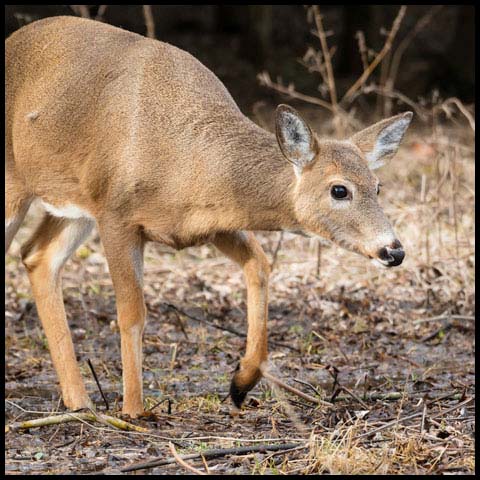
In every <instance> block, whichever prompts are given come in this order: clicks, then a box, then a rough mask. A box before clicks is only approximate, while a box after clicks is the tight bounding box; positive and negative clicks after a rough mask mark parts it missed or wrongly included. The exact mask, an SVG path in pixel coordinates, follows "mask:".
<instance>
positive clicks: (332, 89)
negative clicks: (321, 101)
mask: <svg viewBox="0 0 480 480" xmlns="http://www.w3.org/2000/svg"><path fill="white" fill-rule="evenodd" d="M312 9H313V18H314V19H315V25H316V26H317V32H318V38H319V39H320V45H321V46H322V53H323V59H324V63H325V69H326V71H327V84H328V91H329V93H330V102H331V104H332V109H333V114H334V115H336V114H337V110H338V104H337V88H336V86H335V77H334V75H333V68H332V59H331V58H330V50H329V49H328V44H327V37H326V35H325V30H324V28H323V24H322V16H321V15H320V10H319V9H318V5H313V6H312Z"/></svg>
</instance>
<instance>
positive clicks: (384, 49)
mask: <svg viewBox="0 0 480 480" xmlns="http://www.w3.org/2000/svg"><path fill="white" fill-rule="evenodd" d="M406 10H407V7H406V6H405V5H402V6H401V7H400V10H399V11H398V13H397V16H396V17H395V20H394V21H393V24H392V28H391V29H390V32H389V34H388V37H387V40H386V41H385V44H384V45H383V47H382V49H381V50H380V52H379V53H378V55H377V56H376V57H375V58H374V59H373V61H372V63H371V64H370V65H369V66H368V68H367V69H366V70H365V71H364V72H363V73H362V75H361V76H360V77H359V78H358V80H357V81H356V82H355V83H354V84H353V85H352V86H351V87H350V88H349V89H348V91H347V93H346V94H345V95H344V96H343V98H342V100H340V104H343V103H344V102H346V101H348V100H350V98H351V97H352V96H353V94H354V93H355V92H356V91H357V90H358V89H359V88H360V87H361V86H362V85H363V84H364V83H365V82H366V81H367V78H368V77H369V76H370V75H371V73H372V72H373V71H374V70H375V68H376V67H377V66H378V64H379V63H380V62H381V61H382V60H383V58H384V57H385V55H386V54H387V53H388V52H389V51H390V49H391V47H392V43H393V40H394V39H395V36H396V35H397V32H398V29H399V28H400V24H401V23H402V20H403V17H404V15H405V12H406Z"/></svg>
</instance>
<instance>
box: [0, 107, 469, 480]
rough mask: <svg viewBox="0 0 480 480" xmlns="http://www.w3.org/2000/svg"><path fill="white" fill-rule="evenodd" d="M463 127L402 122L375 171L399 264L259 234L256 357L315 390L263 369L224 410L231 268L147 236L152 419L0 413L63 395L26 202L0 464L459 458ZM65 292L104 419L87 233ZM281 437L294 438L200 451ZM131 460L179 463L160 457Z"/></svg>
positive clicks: (94, 467) (10, 279) (295, 464)
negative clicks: (56, 419)
mask: <svg viewBox="0 0 480 480" xmlns="http://www.w3.org/2000/svg"><path fill="white" fill-rule="evenodd" d="M307 116H308V114H307ZM437 133H438V132H437ZM462 135H463V134H458V135H457V137H456V138H457V143H458V144H459V145H460V147H458V148H457V149H454V150H450V149H448V150H446V149H444V148H441V145H442V143H441V140H442V137H441V136H435V137H429V140H428V141H426V140H425V136H422V135H415V133H413V134H410V136H409V137H408V139H407V140H406V143H405V145H404V147H402V148H403V150H401V152H400V153H399V154H398V155H397V157H395V159H394V160H393V161H392V163H391V164H390V165H389V166H387V167H385V170H384V171H380V173H379V176H380V178H381V180H382V183H384V186H383V187H382V196H381V199H380V201H381V203H382V205H383V206H384V207H385V210H386V211H387V214H388V216H389V217H390V218H391V219H392V220H393V222H394V224H395V228H396V230H397V234H398V236H399V238H400V239H401V240H402V242H403V243H404V245H405V247H406V251H407V257H406V260H405V262H404V264H403V265H402V267H400V268H397V269H390V270H380V269H377V268H376V267H374V266H371V265H370V263H368V261H366V260H365V259H363V258H361V257H359V256H356V255H355V254H353V253H349V252H345V251H342V250H341V249H340V248H337V247H335V246H327V245H323V246H321V247H319V245H318V243H317V241H316V240H308V239H304V238H301V237H296V236H294V235H292V234H284V235H283V236H281V234H280V233H269V234H266V233H260V234H259V235H258V237H259V239H260V241H261V243H262V245H263V246H264V248H265V251H266V252H267V254H268V255H269V258H270V260H271V261H272V262H273V259H274V257H275V251H277V255H276V258H275V262H274V268H273V272H272V275H271V280H270V310H269V339H270V357H269V359H270V363H271V371H272V372H273V373H274V374H275V375H276V376H277V377H280V378H282V379H283V380H284V381H285V382H286V383H288V384H289V385H291V386H293V387H296V388H297V389H300V390H302V391H303V392H304V393H307V394H309V395H311V396H314V397H316V398H318V399H323V400H326V401H329V402H331V403H332V405H331V406H324V405H322V406H318V405H315V404H312V403H310V402H308V401H307V400H305V399H303V398H300V397H298V396H296V395H293V394H291V393H287V392H285V391H283V390H280V389H279V388H278V387H274V386H273V385H271V384H269V383H268V382H267V381H265V380H262V381H261V382H260V383H259V384H258V385H257V386H256V387H255V388H254V390H253V391H252V392H251V394H250V395H249V396H248V398H247V402H246V405H245V407H244V409H243V412H242V414H241V415H240V416H236V417H232V416H231V415H230V413H231V403H230V399H228V398H225V397H227V394H228V388H229V382H230V378H231V375H232V372H233V370H234V369H235V367H236V365H237V363H238V361H239V359H240V356H241V354H242V352H243V350H244V346H245V337H244V334H245V332H246V305H245V288H244V283H243V279H242V274H241V272H240V270H239V269H238V268H237V266H236V265H234V264H232V263H231V262H230V261H229V260H228V259H225V258H224V257H222V256H221V255H220V254H219V253H218V252H217V251H216V250H215V249H214V248H213V247H210V246H203V247H197V248H191V249H188V250H185V251H181V252H175V251H173V250H170V249H168V248H167V247H164V246H162V245H153V244H149V245H148V248H147V251H146V262H145V294H146V303H147V308H148V322H147V326H146V331H145V338H144V377H143V379H144V388H145V397H146V398H145V402H146V407H147V408H151V411H152V412H153V413H154V414H155V417H152V418H148V419H140V420H135V421H132V423H134V424H135V425H138V426H142V427H145V428H146V429H147V431H146V432H126V431H121V430H118V429H115V428H113V427H111V426H106V425H103V424H101V423H97V422H95V423H94V422H91V421H83V422H71V423H63V424H59V425H49V426H44V427H40V428H30V429H26V430H25V429H16V428H12V425H15V422H20V421H25V420H30V419H33V418H41V417H45V416H48V415H53V414H55V413H61V412H64V411H65V409H64V407H63V405H62V401H61V398H60V396H59V391H58V385H57V380H56V376H55V374H54V371H53V367H52V363H51V360H50V356H49V353H48V345H47V341H46V339H45V335H44V332H43V330H42V328H41V325H40V322H39V320H38V318H37V313H36V309H35V307H34V304H33V299H32V296H31V291H30V288H29V285H28V279H27V276H26V272H25V269H24V268H23V266H22V265H21V262H20V261H19V255H18V252H19V246H20V244H21V243H22V241H24V240H25V238H27V237H28V234H29V232H30V231H31V230H32V228H33V225H34V224H35V223H36V222H37V221H38V214H39V211H40V208H39V207H35V208H33V209H32V211H31V212H30V214H29V217H28V218H27V220H26V222H25V225H24V226H23V227H22V229H21V231H20V232H19V234H18V235H17V238H16V239H15V241H14V244H13V246H12V248H11V251H10V252H9V255H8V256H7V259H6V297H5V298H6V383H5V393H6V399H7V400H6V404H5V408H6V425H7V428H6V445H5V461H6V467H5V468H6V473H7V474H94V473H95V474H99V473H105V474H109V473H120V472H121V470H122V469H124V468H126V467H128V466H131V465H134V464H135V463H138V462H142V461H148V460H151V459H154V458H157V457H159V458H161V459H164V460H165V459H171V458H172V453H171V451H170V449H169V441H171V442H172V443H173V444H174V446H175V448H176V451H177V452H178V454H180V455H183V454H190V453H196V452H200V453H205V455H206V459H205V460H204V461H203V460H202V459H201V458H200V459H198V458H197V459H192V460H188V463H189V464H190V465H191V466H193V467H194V468H197V469H199V470H201V471H205V470H206V469H208V471H210V473H212V474H213V473H215V474H221V473H223V474H226V473H228V474H241V473H242V474H247V473H250V474H252V473H253V474H260V473H289V474H292V473H343V474H348V473H403V474H405V473H412V474H419V473H432V474H447V473H448V474H472V473H474V470H475V464H474V438H473V436H474V425H475V424H474V387H475V379H474V349H475V341H474V327H475V324H474V314H475V311H474V310H475V304H474V235H473V195H474V193H473V192H474V185H473V175H472V173H473V147H472V146H471V143H469V141H470V140H469V138H470V137H468V138H467V139H465V138H464V137H463V136H462ZM445 152H446V153H445ZM448 152H450V153H448ZM452 152H453V153H452ZM452 155H453V156H452ZM452 159H453V160H452ZM452 164H453V165H454V167H453V170H451V171H450V170H448V169H452ZM445 172H446V173H445ZM449 172H450V173H449ZM452 172H453V173H452ZM442 179H443V180H442ZM450 181H451V182H452V183H451V184H450V183H449V182H450ZM385 185H386V186H385ZM422 185H423V186H422ZM452 188H455V189H456V190H455V191H456V192H457V196H456V197H455V196H452V195H447V193H448V192H450V191H451V189H452ZM422 195H423V197H422ZM420 200H421V201H420ZM319 248H320V255H319V252H318V249H319ZM64 296H65V305H66V311H67V316H68V320H69V324H70V327H71V330H72V334H73V337H74V342H75V346H76V351H77V354H78V359H79V362H80V365H81V369H82V372H83V374H84V378H85V380H86V384H87V388H88V391H89V392H90V394H91V397H92V399H93V401H94V403H95V404H96V406H97V409H98V411H100V412H106V406H105V403H104V401H103V400H102V397H101V395H100V393H99V391H98V388H97V386H96V383H95V381H94V379H93V376H92V373H91V371H90V368H89V366H88V360H90V361H91V363H92V365H93V367H94V370H95V371H96V374H97V376H98V378H99V382H100V384H101V387H102V389H103V391H104V392H105V395H106V399H107V401H108V405H109V412H108V413H109V414H110V415H113V416H118V417H120V413H119V412H120V409H121V404H122V396H121V391H122V384H121V363H120V340H119V332H118V327H117V324H116V313H115V302H114V292H113V289H112V285H111V281H110V278H109V275H108V270H107V266H106V263H105V259H104V257H103V255H102V247H101V244H100V242H99V238H98V236H97V235H96V234H94V235H92V237H91V238H90V240H89V241H88V242H87V243H86V244H85V245H84V246H82V247H81V248H79V249H78V250H77V252H76V254H75V255H74V258H72V260H71V261H70V262H69V264H68V266H67V267H66V269H65V273H64ZM287 443H288V444H295V445H294V446H295V448H294V449H290V450H287V451H278V452H272V451H268V448H267V447H266V448H265V449H263V450H261V451H257V452H253V453H237V454H234V455H231V454H230V455H223V456H220V457H216V458H209V457H208V455H207V452H208V451H209V450H211V449H214V448H229V447H243V446H252V445H254V446H258V445H267V446H268V445H278V444H287ZM136 473H144V474H175V473H177V474H184V473H187V470H186V469H185V468H184V467H183V466H181V465H179V463H177V462H176V461H175V460H173V462H172V463H170V464H167V465H162V466H157V467H155V468H148V469H143V470H139V471H137V472H136Z"/></svg>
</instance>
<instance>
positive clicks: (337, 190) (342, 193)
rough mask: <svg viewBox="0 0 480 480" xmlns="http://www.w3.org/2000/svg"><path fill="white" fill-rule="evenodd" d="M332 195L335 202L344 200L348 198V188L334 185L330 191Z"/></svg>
mask: <svg viewBox="0 0 480 480" xmlns="http://www.w3.org/2000/svg"><path fill="white" fill-rule="evenodd" d="M330 193H331V195H332V197H333V198H335V200H343V199H344V198H347V196H348V190H347V187H344V186H343V185H334V186H333V187H332V189H331V190H330Z"/></svg>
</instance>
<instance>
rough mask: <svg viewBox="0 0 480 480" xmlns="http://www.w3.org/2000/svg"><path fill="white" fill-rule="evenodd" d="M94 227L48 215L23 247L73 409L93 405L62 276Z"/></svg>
mask: <svg viewBox="0 0 480 480" xmlns="http://www.w3.org/2000/svg"><path fill="white" fill-rule="evenodd" d="M94 224H95V222H94V221H93V220H92V219H86V218H78V219H66V218H57V217H53V216H51V215H49V214H46V215H45V217H44V218H43V220H42V222H41V223H40V225H39V226H38V228H37V230H36V231H35V233H34V234H33V235H32V237H31V238H30V239H29V240H28V241H27V242H26V243H25V245H24V246H23V247H22V260H23V263H24V265H25V267H26V268H27V271H28V276H29V278H30V283H31V285H32V290H33V295H34V297H35V303H36V305H37V311H38V316H39V317H40V320H41V322H42V325H43V328H44V330H45V334H46V336H47V340H48V346H49V350H50V355H51V357H52V361H53V365H54V367H55V370H56V372H57V375H58V379H59V381H60V387H61V391H62V397H63V403H64V404H65V406H66V407H67V408H70V409H72V410H78V409H80V408H85V407H89V406H91V402H90V399H89V397H88V394H87V391H86V389H85V385H84V383H83V379H82V376H81V373H80V369H79V367H78V363H77V360H76V357H75V351H74V348H73V342H72V337H71V334H70V329H69V327H68V323H67V319H66V315H65V308H64V304H63V293H62V281H61V276H60V274H61V270H62V267H63V265H64V264H65V262H66V261H67V260H68V258H69V257H70V256H71V255H72V253H73V252H74V251H75V250H76V248H77V247H78V246H80V245H81V243H82V242H83V241H84V240H85V238H86V237H87V235H88V234H89V233H90V232H91V230H92V228H93V226H94Z"/></svg>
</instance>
